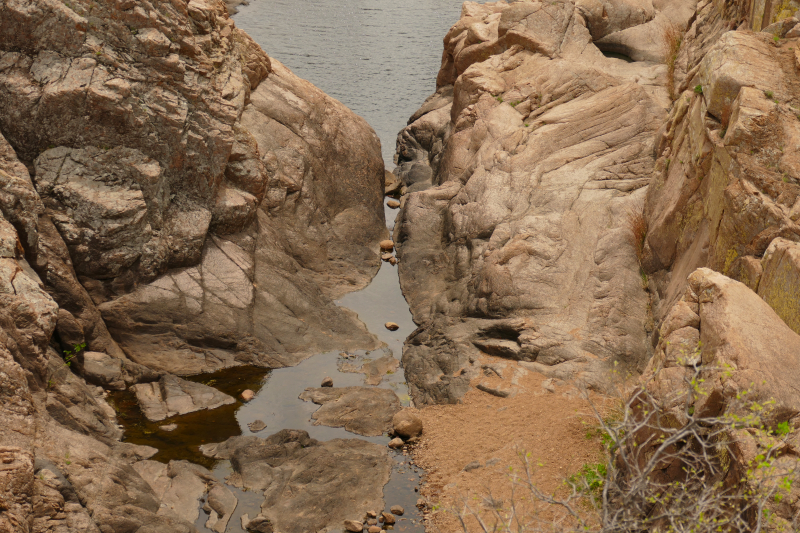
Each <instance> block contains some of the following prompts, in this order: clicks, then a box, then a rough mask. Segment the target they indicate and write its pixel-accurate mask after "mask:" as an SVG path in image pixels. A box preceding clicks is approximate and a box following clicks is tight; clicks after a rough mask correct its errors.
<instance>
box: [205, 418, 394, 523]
mask: <svg viewBox="0 0 800 533" xmlns="http://www.w3.org/2000/svg"><path fill="white" fill-rule="evenodd" d="M201 449H202V451H203V453H205V454H206V455H209V456H211V457H217V458H221V459H230V461H231V465H232V466H233V470H234V473H233V474H232V475H231V476H230V477H229V478H228V482H229V483H231V484H233V485H234V486H237V487H240V488H241V487H246V488H247V489H248V490H258V491H263V493H264V503H263V504H262V505H261V516H263V517H264V518H266V519H267V520H269V522H270V524H271V525H272V527H273V528H274V530H275V531H282V532H286V533H305V532H307V531H325V530H328V529H340V528H341V527H342V524H343V523H344V521H345V520H351V519H352V517H353V516H364V514H365V513H366V512H367V511H368V510H370V509H382V508H383V486H384V485H385V484H386V483H387V482H388V481H389V474H390V472H391V464H392V461H391V459H390V458H389V455H388V451H387V449H386V447H385V446H380V445H378V444H372V443H369V442H366V441H362V440H358V439H335V440H331V441H327V442H319V441H316V440H314V439H311V438H309V436H308V433H306V432H305V431H295V430H286V429H285V430H282V431H280V432H278V433H276V434H274V435H272V436H270V437H268V438H266V439H260V438H258V437H232V438H230V439H228V440H227V441H225V442H223V443H220V444H211V445H204V446H202V447H201Z"/></svg>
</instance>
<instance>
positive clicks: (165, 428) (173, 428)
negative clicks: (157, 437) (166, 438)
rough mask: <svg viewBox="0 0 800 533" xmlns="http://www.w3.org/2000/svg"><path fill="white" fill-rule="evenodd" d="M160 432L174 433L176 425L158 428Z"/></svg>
mask: <svg viewBox="0 0 800 533" xmlns="http://www.w3.org/2000/svg"><path fill="white" fill-rule="evenodd" d="M158 429H160V430H161V431H175V430H176V429H178V424H167V425H165V426H158Z"/></svg>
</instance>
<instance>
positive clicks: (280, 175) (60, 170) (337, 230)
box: [0, 0, 388, 533]
mask: <svg viewBox="0 0 800 533" xmlns="http://www.w3.org/2000/svg"><path fill="white" fill-rule="evenodd" d="M384 172H385V170H384V167H383V161H382V157H381V153H380V145H379V142H378V139H377V136H376V135H375V133H374V132H373V131H372V129H371V128H369V126H368V125H367V124H366V123H365V122H364V121H363V120H362V119H360V118H359V117H357V116H355V115H354V114H353V113H351V112H350V111H349V110H347V109H346V108H345V107H344V106H343V105H341V104H340V103H339V102H336V101H335V100H333V99H331V98H329V97H328V96H326V95H325V94H323V93H322V92H320V91H319V90H318V89H316V88H315V87H313V86H312V85H311V84H309V83H308V82H306V81H303V80H300V79H299V78H297V77H296V76H294V75H293V74H292V73H291V72H289V71H288V70H287V69H286V68H285V67H283V66H282V65H281V64H280V63H278V62H277V61H271V60H270V58H269V57H268V56H267V55H266V53H264V52H263V51H262V50H261V49H260V48H259V47H258V46H257V45H256V44H255V43H254V42H253V41H252V40H251V39H250V38H249V37H248V36H247V35H246V34H245V33H243V32H242V31H240V30H239V29H237V28H236V27H235V24H234V23H233V21H232V20H231V19H230V18H229V16H228V12H227V10H226V8H225V6H224V4H223V3H222V2H220V1H217V0H192V1H191V2H166V3H164V2H161V3H151V2H149V1H147V0H130V1H128V0H126V1H122V2H117V1H112V0H101V1H99V2H89V1H84V0H76V1H72V2H68V3H64V2H55V3H54V2H50V1H48V0H23V1H21V2H3V3H0V385H1V386H0V396H2V402H0V427H2V429H1V430H0V455H2V463H3V469H2V472H0V492H1V493H2V494H0V499H2V502H3V504H2V506H0V507H2V509H0V530H3V531H9V532H14V533H17V532H20V533H31V532H34V533H39V532H45V531H59V532H63V533H73V532H74V533H77V532H92V533H94V532H103V533H109V532H122V531H125V532H130V533H134V532H140V533H156V532H158V533H162V532H163V533H174V532H186V533H189V532H192V531H195V528H194V525H193V523H192V522H193V519H192V517H193V516H196V510H197V502H196V499H195V500H194V501H190V500H192V499H193V498H194V495H195V494H198V492H197V491H196V490H195V489H198V490H199V487H200V483H202V484H204V486H205V488H204V489H203V491H204V492H203V493H207V494H208V502H207V504H208V506H209V509H210V510H209V513H210V514H209V521H208V527H209V528H211V529H213V530H215V531H223V530H225V529H226V526H227V523H228V520H229V518H230V514H231V513H232V509H233V508H234V507H235V499H234V500H231V496H232V495H231V494H230V493H229V492H226V491H227V489H223V488H222V486H221V485H220V484H219V483H218V482H216V481H212V480H210V479H207V477H205V476H207V475H208V474H207V472H204V471H197V472H195V471H194V470H192V472H188V470H191V469H192V468H193V467H189V466H187V467H186V468H183V467H181V468H179V466H178V465H170V467H169V469H170V470H168V472H167V474H166V477H167V478H169V479H170V481H169V483H175V484H176V485H175V486H174V487H173V488H172V489H169V490H166V489H165V491H160V489H159V490H155V489H154V488H153V485H151V483H150V482H151V481H152V482H153V483H155V485H156V486H157V487H160V483H161V481H163V479H162V478H163V477H164V473H163V472H161V473H160V474H158V475H155V477H153V476H151V475H150V474H152V472H150V471H149V470H146V469H142V468H141V465H140V468H139V470H137V469H136V468H134V466H135V465H136V464H137V463H139V462H141V461H143V460H146V459H147V458H149V457H150V456H152V455H153V454H154V453H156V450H155V449H153V448H147V447H139V446H133V445H130V444H122V443H120V442H119V440H120V438H121V437H122V431H121V429H120V427H119V425H118V421H117V419H116V414H115V410H114V408H113V407H112V405H110V404H109V403H108V402H107V401H106V392H105V390H107V389H124V388H126V387H128V386H131V385H136V384H138V385H137V386H139V387H142V388H145V389H147V388H149V389H151V390H155V389H158V390H159V391H161V390H162V388H165V389H170V390H172V389H173V388H174V387H172V386H171V385H170V383H171V384H172V385H176V386H177V387H178V389H180V390H181V393H183V394H178V395H177V396H176V395H175V394H165V395H164V396H163V397H162V398H161V399H162V400H164V402H163V404H162V402H158V407H159V409H161V410H162V411H163V413H161V414H162V415H165V416H168V415H169V414H170V413H180V412H186V408H187V407H188V405H189V404H192V406H193V407H191V408H192V409H194V408H195V407H198V406H212V405H216V404H217V403H219V402H223V403H224V402H226V401H233V399H232V398H230V397H227V396H224V395H221V394H220V393H218V392H216V391H213V390H211V389H208V390H205V389H204V390H202V391H199V395H198V394H191V392H193V390H194V389H195V388H192V391H189V394H188V395H187V394H186V391H184V390H183V388H185V387H182V386H181V385H180V383H181V381H180V380H179V378H177V377H175V374H183V375H185V374H197V373H201V372H206V371H211V370H216V369H219V368H225V367H230V366H235V365H241V364H254V365H259V366H265V367H266V366H268V367H279V366H285V365H291V364H296V363H297V362H298V361H300V360H301V359H302V358H304V357H307V356H309V355H311V354H313V353H318V352H321V351H326V350H328V349H331V348H330V347H332V346H335V347H336V348H337V349H358V348H363V349H372V348H376V347H377V345H378V342H377V339H376V338H375V337H373V336H372V335H370V334H369V333H368V332H367V331H366V329H365V327H364V326H363V324H361V322H360V321H358V319H357V317H356V316H355V315H354V314H352V313H350V312H348V311H346V310H342V309H339V308H337V307H336V306H335V305H334V304H333V299H334V298H338V297H339V296H341V295H342V294H344V293H345V292H347V291H349V290H353V289H357V288H360V287H362V286H364V285H365V284H366V283H367V282H368V281H369V279H371V277H372V276H373V275H374V273H375V272H376V271H377V269H378V268H379V265H380V259H379V255H378V252H379V247H378V242H379V241H380V240H381V239H383V238H385V237H386V229H385V226H384V223H383V207H382V195H383V188H384V183H383V182H384ZM67 354H69V356H68V358H67V359H65V355H67ZM159 380H161V381H160V382H159V383H154V382H157V381H159ZM162 385H164V386H165V387H162ZM184 385H186V383H185V382H184ZM154 388H155V389H154ZM194 392H198V391H194ZM204 393H207V394H209V395H210V397H209V398H208V399H206V400H207V401H206V400H202V401H201V400H199V399H198V398H199V396H202V395H203V394H204ZM178 396H180V397H181V398H182V399H183V403H181V402H180V401H179V402H178V403H177V404H176V403H175V401H174V400H175V399H176V398H177V397H178ZM170 404H174V405H170ZM151 466H152V465H151ZM187 469H188V470H187ZM179 470H180V472H179ZM187 472H188V473H187ZM198 472H199V473H198ZM145 474H146V475H145ZM387 475H388V474H387ZM145 477H147V478H148V479H147V480H145ZM184 478H186V480H188V481H186V483H187V485H186V486H187V487H189V486H191V487H190V488H191V490H189V489H187V492H186V493H183V492H182V490H183V489H181V488H179V487H178V485H179V484H180V483H179V481H180V480H184ZM155 480H160V481H155ZM184 481H185V480H184ZM383 482H384V483H385V480H384V481H383ZM181 483H182V481H181ZM381 486H382V485H381ZM170 494H171V496H170ZM188 495H191V496H192V497H188ZM173 500H174V501H173ZM164 509H168V510H169V511H170V512H169V513H167V512H165V511H163V510H164ZM188 511H190V513H189V514H187V512H188ZM192 513H195V514H192ZM190 514H192V516H190Z"/></svg>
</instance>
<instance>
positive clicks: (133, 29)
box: [128, 27, 139, 35]
mask: <svg viewBox="0 0 800 533" xmlns="http://www.w3.org/2000/svg"><path fill="white" fill-rule="evenodd" d="M128 29H129V30H131V35H138V34H139V30H137V29H136V28H134V27H130V28H128Z"/></svg>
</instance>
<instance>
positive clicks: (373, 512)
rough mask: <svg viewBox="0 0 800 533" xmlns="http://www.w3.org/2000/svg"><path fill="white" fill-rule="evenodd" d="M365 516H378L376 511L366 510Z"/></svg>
mask: <svg viewBox="0 0 800 533" xmlns="http://www.w3.org/2000/svg"><path fill="white" fill-rule="evenodd" d="M367 516H368V517H369V518H375V517H377V516H378V513H376V512H375V511H367Z"/></svg>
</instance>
